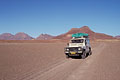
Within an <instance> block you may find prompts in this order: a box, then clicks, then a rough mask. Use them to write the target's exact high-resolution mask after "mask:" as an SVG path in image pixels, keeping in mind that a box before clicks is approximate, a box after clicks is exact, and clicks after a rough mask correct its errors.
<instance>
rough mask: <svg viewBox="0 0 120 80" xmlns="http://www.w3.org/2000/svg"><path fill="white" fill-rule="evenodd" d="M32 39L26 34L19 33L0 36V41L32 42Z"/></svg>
mask: <svg viewBox="0 0 120 80" xmlns="http://www.w3.org/2000/svg"><path fill="white" fill-rule="evenodd" d="M32 39H33V38H32V37H30V36H29V35H28V34H26V33H23V32H19V33H17V34H15V35H12V34H10V33H3V34H1V35H0V40H32Z"/></svg>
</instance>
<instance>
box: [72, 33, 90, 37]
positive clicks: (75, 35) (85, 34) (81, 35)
mask: <svg viewBox="0 0 120 80" xmlns="http://www.w3.org/2000/svg"><path fill="white" fill-rule="evenodd" d="M88 36H89V35H88V34H87V33H76V34H72V37H73V38H82V37H84V38H88Z"/></svg>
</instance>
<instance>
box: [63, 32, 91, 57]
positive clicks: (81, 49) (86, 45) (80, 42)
mask: <svg viewBox="0 0 120 80" xmlns="http://www.w3.org/2000/svg"><path fill="white" fill-rule="evenodd" d="M65 54H66V58H69V57H72V56H78V57H80V58H82V59H84V58H86V56H88V55H91V54H92V51H91V46H90V41H89V36H88V34H86V33H76V34H72V39H71V40H70V42H69V43H68V44H67V47H65Z"/></svg>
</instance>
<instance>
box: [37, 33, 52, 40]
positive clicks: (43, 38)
mask: <svg viewBox="0 0 120 80" xmlns="http://www.w3.org/2000/svg"><path fill="white" fill-rule="evenodd" d="M53 37H54V36H52V35H49V34H41V35H40V36H38V37H37V38H36V40H50V39H52V38H53Z"/></svg>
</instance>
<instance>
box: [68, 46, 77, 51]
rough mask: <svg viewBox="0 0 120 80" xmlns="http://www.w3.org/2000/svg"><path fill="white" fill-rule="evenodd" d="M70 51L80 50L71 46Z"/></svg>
mask: <svg viewBox="0 0 120 80" xmlns="http://www.w3.org/2000/svg"><path fill="white" fill-rule="evenodd" d="M69 50H70V51H78V48H76V47H72V48H69Z"/></svg>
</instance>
